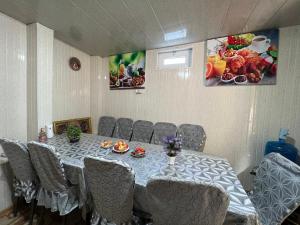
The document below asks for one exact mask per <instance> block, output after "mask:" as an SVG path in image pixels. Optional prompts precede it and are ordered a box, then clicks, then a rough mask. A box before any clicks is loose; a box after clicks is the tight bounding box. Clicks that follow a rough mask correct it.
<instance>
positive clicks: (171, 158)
mask: <svg viewBox="0 0 300 225" xmlns="http://www.w3.org/2000/svg"><path fill="white" fill-rule="evenodd" d="M175 160H176V156H169V163H168V164H169V165H170V166H173V165H174V164H175Z"/></svg>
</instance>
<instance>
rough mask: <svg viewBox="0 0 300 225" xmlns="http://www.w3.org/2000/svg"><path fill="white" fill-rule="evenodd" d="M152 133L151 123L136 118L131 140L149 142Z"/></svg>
mask: <svg viewBox="0 0 300 225" xmlns="http://www.w3.org/2000/svg"><path fill="white" fill-rule="evenodd" d="M152 134H153V123H152V122H150V121H146V120H138V121H135V122H134V124H133V132H132V137H131V141H138V142H144V143H150V141H151V137H152Z"/></svg>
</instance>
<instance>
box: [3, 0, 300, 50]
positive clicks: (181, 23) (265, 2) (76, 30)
mask: <svg viewBox="0 0 300 225" xmlns="http://www.w3.org/2000/svg"><path fill="white" fill-rule="evenodd" d="M0 11H1V12H3V13H4V14H6V15H9V16H11V17H13V18H15V19H17V20H19V21H21V22H23V23H25V24H30V23H34V22H38V23H41V24H43V25H44V26H46V27H49V28H51V29H53V30H54V31H55V37H56V38H58V39H60V40H62V41H64V42H66V43H68V44H70V45H72V46H74V47H76V48H78V49H81V50H82V51H84V52H86V53H88V54H90V55H100V56H108V55H112V54H116V53H120V52H131V51H135V50H142V49H153V48H161V47H167V46H173V45H178V44H184V43H191V42H197V41H203V40H206V39H209V38H212V37H219V36H224V35H227V34H235V33H241V32H245V31H254V30H261V29H265V28H274V27H284V26H291V25H297V24H300V13H299V12H300V0H0ZM181 29H186V31H187V36H186V38H182V39H179V40H173V41H165V40H164V34H166V33H168V32H174V31H177V30H181Z"/></svg>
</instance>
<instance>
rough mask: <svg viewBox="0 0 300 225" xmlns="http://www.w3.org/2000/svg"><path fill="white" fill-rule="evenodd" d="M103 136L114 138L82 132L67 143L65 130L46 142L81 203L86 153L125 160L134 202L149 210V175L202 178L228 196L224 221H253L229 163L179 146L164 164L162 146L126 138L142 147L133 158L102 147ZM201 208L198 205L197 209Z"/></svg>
mask: <svg viewBox="0 0 300 225" xmlns="http://www.w3.org/2000/svg"><path fill="white" fill-rule="evenodd" d="M104 140H112V141H113V142H115V141H117V140H118V139H115V138H109V137H103V136H98V135H92V134H82V135H81V139H80V141H79V142H77V143H70V142H69V140H68V138H67V136H66V135H65V134H62V135H55V136H54V137H53V138H51V139H48V142H47V144H49V145H52V146H54V147H55V149H56V151H57V152H58V153H59V154H60V156H61V159H62V162H63V164H64V168H65V172H66V176H67V179H68V180H69V181H70V182H71V183H72V184H75V185H78V186H79V190H80V194H79V202H80V206H83V205H84V204H85V203H86V201H87V195H88V194H87V193H88V190H87V187H86V184H85V178H84V163H83V159H84V158H85V157H87V156H92V157H99V158H101V157H102V158H106V159H114V160H121V161H124V162H126V163H127V164H129V165H130V166H131V167H132V168H133V170H134V172H135V184H136V185H135V193H134V206H135V207H136V208H138V209H140V210H142V211H145V212H149V210H148V205H147V200H146V199H147V197H146V184H147V181H148V180H149V178H150V177H151V176H154V175H155V176H160V175H162V176H172V177H176V178H178V179H182V180H187V181H195V182H196V181H202V182H207V183H215V184H219V185H221V186H222V187H223V188H224V190H225V191H226V192H227V194H228V195H229V198H230V203H229V207H228V211H227V214H226V218H225V222H224V224H226V225H227V224H232V225H233V224H234V225H257V224H258V217H257V213H256V211H255V208H254V206H253V205H252V202H251V201H250V199H249V197H248V195H247V193H246V192H245V190H244V188H243V186H242V185H241V183H240V181H239V179H238V177H237V175H236V173H235V172H234V170H233V168H232V167H231V165H230V163H229V162H228V161H227V160H226V159H224V158H220V157H217V156H213V155H210V154H206V153H202V152H197V151H193V150H184V149H183V150H182V151H181V152H180V153H179V155H178V156H177V158H176V162H175V165H168V156H167V155H166V153H165V150H164V148H163V146H160V145H154V144H148V143H142V142H134V141H132V142H128V144H129V148H130V150H132V149H135V148H136V147H143V148H144V149H145V150H146V155H145V157H143V158H134V157H132V156H131V155H130V150H129V152H127V153H124V154H117V153H114V152H112V150H111V149H103V148H101V147H100V143H101V142H102V141H104ZM200 210H201V209H200Z"/></svg>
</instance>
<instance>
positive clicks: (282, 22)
mask: <svg viewBox="0 0 300 225" xmlns="http://www.w3.org/2000/svg"><path fill="white" fill-rule="evenodd" d="M299 24H300V1H299V0H288V1H286V3H285V4H284V5H283V6H282V7H281V8H280V10H278V11H277V12H276V13H275V14H274V16H272V17H271V18H270V19H269V21H268V22H267V24H266V26H267V27H272V26H276V27H283V26H292V25H299Z"/></svg>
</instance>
